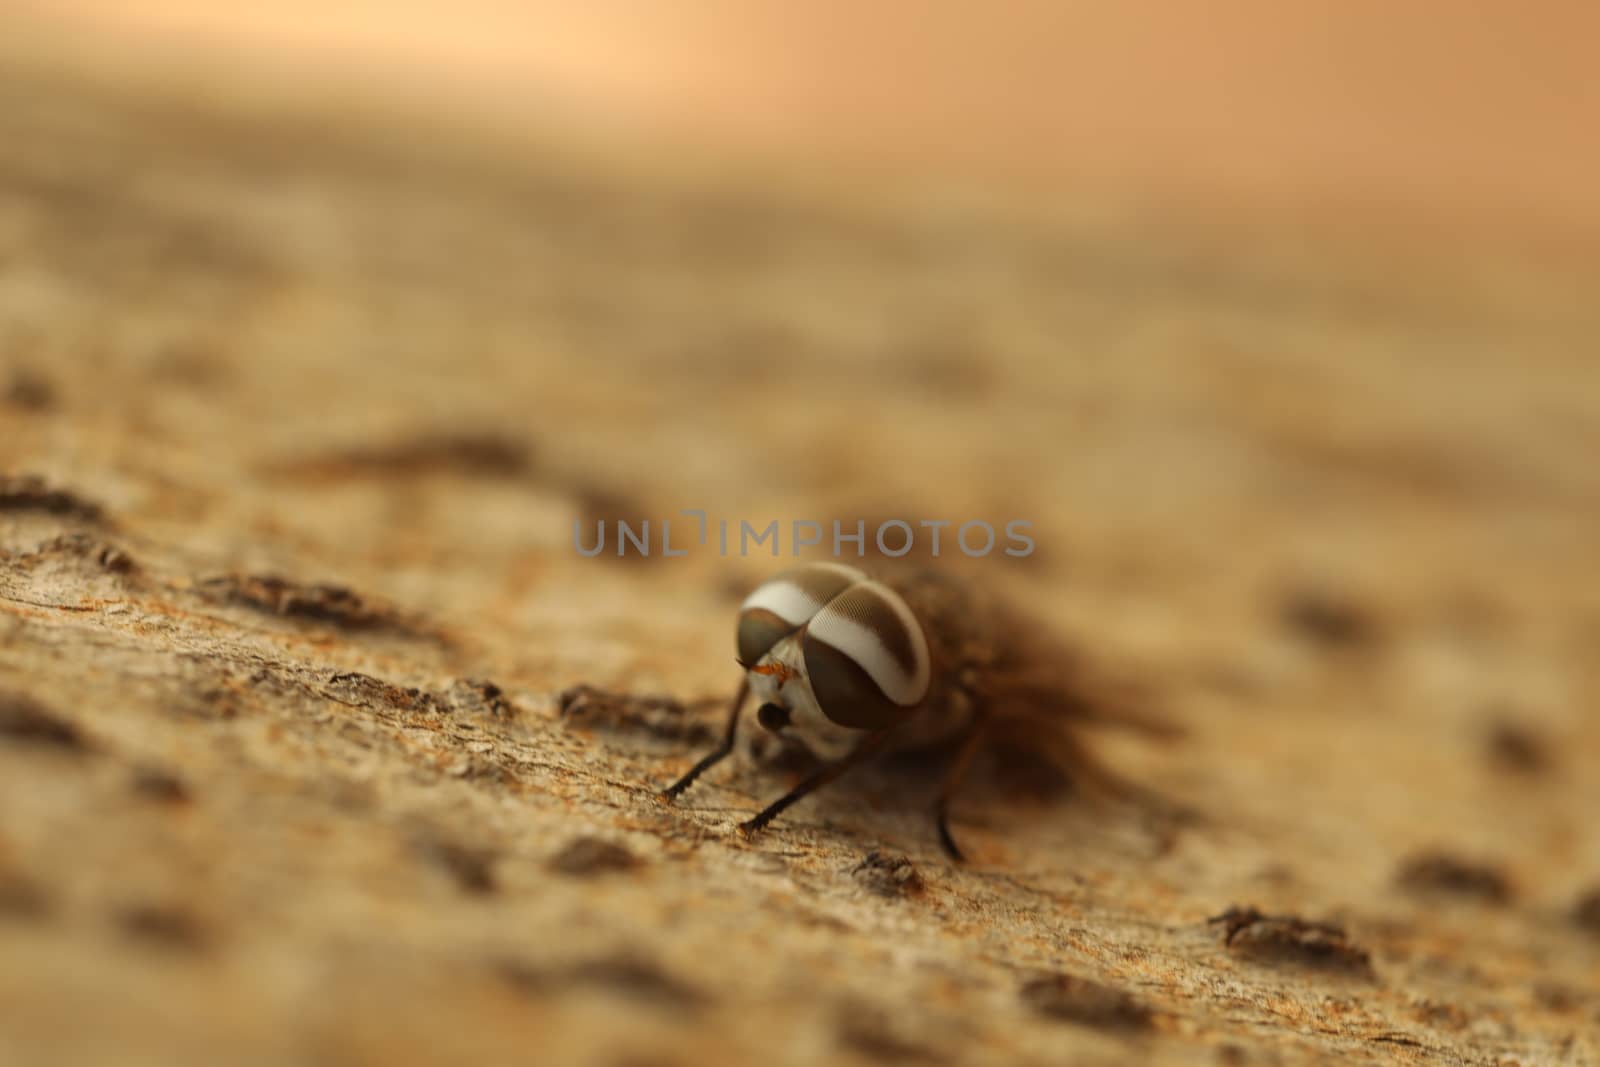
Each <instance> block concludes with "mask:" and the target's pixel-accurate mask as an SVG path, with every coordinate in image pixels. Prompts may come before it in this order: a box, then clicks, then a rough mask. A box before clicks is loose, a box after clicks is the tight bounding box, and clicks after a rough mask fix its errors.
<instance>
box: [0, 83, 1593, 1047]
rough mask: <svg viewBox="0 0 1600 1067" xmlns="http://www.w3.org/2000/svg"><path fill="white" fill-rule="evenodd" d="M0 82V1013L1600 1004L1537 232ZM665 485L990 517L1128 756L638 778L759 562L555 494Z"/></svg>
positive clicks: (928, 1019) (533, 1042)
mask: <svg viewBox="0 0 1600 1067" xmlns="http://www.w3.org/2000/svg"><path fill="white" fill-rule="evenodd" d="M0 101H3V102H0V369H3V377H0V428H3V429H0V473H3V478H0V1062H3V1063H6V1064H17V1065H24V1064H26V1065H33V1064H52V1063H111V1062H115V1063H120V1064H130V1065H132V1064H143V1063H148V1064H174V1063H197V1064H200V1063H205V1064H214V1063H228V1064H275V1063H329V1064H347V1063H349V1064H357V1063H386V1064H399V1063H462V1062H469V1061H483V1062H501V1063H505V1062H517V1061H523V1062H539V1063H547V1064H579V1063H597V1064H603V1065H608V1067H609V1065H622V1064H632V1065H638V1064H646V1063H648V1064H678V1065H685V1067H690V1065H707V1064H720V1063H771V1064H796V1065H798V1064H810V1063H819V1062H839V1063H860V1064H883V1063H923V1064H941V1063H949V1064H981V1063H1027V1064H1046V1063H1061V1062H1074V1063H1084V1064H1090V1063H1107V1064H1111V1063H1128V1062H1140V1063H1149V1064H1210V1063H1221V1064H1277V1063H1329V1064H1332V1063H1346V1062H1376V1063H1394V1064H1471V1065H1499V1064H1505V1065H1509V1064H1513V1063H1515V1064H1545V1063H1551V1064H1554V1063H1578V1064H1582V1063H1594V1062H1600V1061H1597V1056H1600V1037H1597V1033H1600V919H1597V918H1596V913H1597V912H1600V907H1597V906H1596V898H1595V893H1596V887H1597V886H1600V834H1597V833H1596V830H1595V821H1594V820H1595V816H1596V813H1597V812H1600V775H1597V774H1596V773H1595V768H1596V767H1597V766H1600V722H1597V718H1596V714H1597V703H1600V655H1597V649H1600V585H1597V584H1596V583H1595V581H1594V560H1595V546H1596V544H1600V473H1597V471H1600V468H1597V466H1596V463H1595V457H1596V455H1597V454H1600V372H1597V370H1596V362H1595V345H1596V341H1597V338H1600V311H1597V308H1596V305H1595V304H1594V302H1593V301H1592V299H1587V298H1586V294H1587V295H1589V296H1592V293H1593V292H1595V291H1597V289H1596V287H1595V284H1594V283H1595V282H1596V280H1597V274H1596V272H1595V271H1593V270H1592V269H1591V267H1590V265H1586V264H1575V263H1572V262H1567V263H1565V264H1561V265H1559V266H1554V265H1551V264H1550V263H1548V262H1546V263H1543V264H1541V263H1536V262H1534V261H1532V260H1528V259H1523V258H1516V257H1513V256H1511V255H1510V254H1490V253H1488V252H1484V253H1483V254H1477V253H1474V255H1472V256H1467V255H1460V256H1451V255H1450V254H1449V250H1441V255H1440V258H1439V260H1438V261H1437V262H1428V263H1414V262H1410V261H1406V260H1400V259H1395V258H1388V257H1386V256H1385V255H1384V254H1383V253H1382V250H1381V247H1378V246H1374V247H1375V248H1376V249H1377V250H1375V251H1372V252H1360V251H1352V250H1351V246H1349V245H1334V244H1331V243H1328V242H1326V241H1324V242H1321V243H1311V242H1307V241H1301V240H1298V239H1292V238H1291V236H1289V235H1280V236H1279V237H1276V238H1268V237H1261V238H1252V239H1250V240H1249V241H1243V240H1241V241H1238V242H1235V243H1231V244H1230V243H1223V242H1220V241H1219V240H1217V239H1215V238H1207V237H1204V236H1197V235H1196V234H1194V233H1187V234H1184V233H1178V232H1170V233H1169V232H1166V231H1160V232H1154V231H1152V230H1150V229H1148V228H1141V227H1136V226H1133V225H1131V224H1128V223H1125V222H1119V221H1117V220H1114V219H1078V220H1076V221H1074V220H1071V219H1065V218H1063V219H1055V220H1053V221H1050V220H1047V221H1042V222H1039V221H1031V222H1030V221H1026V220H1025V219H1024V218H1023V217H1021V215H1020V213H1018V212H1015V211H1009V210H1002V209H1001V208H999V207H998V206H995V205H985V204H983V203H974V202H965V201H963V202H960V203H954V202H950V201H945V200H940V199H938V198H936V197H932V196H928V197H920V198H919V197H910V198H909V199H906V198H902V199H900V200H898V201H897V202H896V201H891V200H889V199H888V198H886V197H885V198H876V197H875V196H874V195H873V194H865V193H863V194H850V193H847V192H845V191H839V190H833V191H828V190H818V189H810V190H806V189H799V188H783V187H775V186H773V185H771V184H770V183H767V184H763V183H760V182H757V181H755V180H754V179H735V178H729V177H725V176H722V177H719V176H712V175H701V176H698V177H696V176H691V175H686V174H685V173H683V172H682V171H681V170H672V169H669V168H667V167H665V166H661V165H657V164H651V163H648V162H643V161H639V160H624V159H613V158H589V159H579V158H577V157H575V156H572V155H563V154H561V153H559V152H553V151H547V150H541V149H538V148H536V147H530V146H528V145H521V146H508V145H505V144H498V145H491V144H479V143H476V142H474V141H472V140H471V139H470V138H468V137H466V136H465V135H457V134H452V133H450V132H449V131H445V130H438V129H434V128H431V127H428V126H426V125H425V124H421V123H406V122H402V121H400V120H398V119H396V118H394V117H392V116H391V117H387V118H376V117H371V116H367V117H361V116H359V115H354V114H352V115H351V116H349V117H343V118H341V117H337V116H334V117H330V116H329V115H327V114H316V113H313V112H311V111H303V110H296V109H295V108H293V107H290V106H286V105H272V104H270V103H268V102H263V101H262V100H259V99H258V100H255V101H253V102H244V101H230V100H228V99H225V98H217V99H211V100H208V101H207V102H205V103H203V104H201V103H196V102H194V101H193V100H188V101H185V100H182V99H179V98H177V97H175V96H173V95H172V94H163V93H162V92H161V91H159V90H157V89H155V88H153V87H146V88H141V87H138V86H135V85H131V84H127V83H117V82H112V81H108V80H106V79H103V78H102V79H96V78H92V77H87V76H82V77H80V76H77V75H72V74H69V73H66V72H63V71H54V72H48V73H46V72H41V71H40V70H37V69H34V68H30V67H29V66H27V65H26V64H23V63H21V62H20V61H16V60H12V59H8V60H6V62H5V63H4V64H3V65H0ZM683 508H702V509H705V510H706V511H707V512H708V513H709V517H710V519H711V522H712V523H713V524H714V523H715V522H716V520H717V519H719V518H727V519H730V520H732V521H733V522H734V523H735V524H737V522H738V520H739V519H741V518H747V519H750V520H752V522H754V523H756V525H757V526H763V525H765V523H766V522H767V521H768V520H769V519H772V518H778V519H780V520H782V521H783V523H787V522H788V521H789V520H791V519H796V518H800V519H814V520H818V521H821V522H824V523H826V522H829V521H831V520H832V519H833V518H836V517H837V518H842V519H845V520H847V521H848V522H850V523H851V524H852V525H853V521H854V519H856V518H857V517H860V518H864V519H866V520H867V521H868V529H869V530H870V529H872V528H873V527H874V526H875V525H876V523H877V522H878V521H879V520H882V519H888V518H903V519H906V520H910V521H913V522H915V521H916V520H919V519H947V520H951V521H952V522H954V523H956V524H959V523H960V522H963V521H966V520H968V519H984V520H987V521H989V522H991V523H994V524H996V525H999V524H1001V523H1004V522H1005V521H1007V520H1009V519H1014V518H1017V519H1026V520H1030V521H1032V522H1033V523H1034V527H1033V534H1034V536H1035V537H1036V539H1037V542H1038V550H1037V552H1036V553H1035V554H1034V555H1033V556H1031V557H1029V558H1027V559H1024V560H1006V559H1003V558H1001V557H998V556H995V557H991V558H987V559H984V560H976V561H966V562H965V563H964V564H962V566H963V569H964V570H965V571H967V572H969V573H970V575H971V577H972V578H973V580H975V581H979V582H982V583H984V584H985V585H987V586H992V587H993V588H994V589H995V590H997V591H999V592H1002V593H1003V594H1004V595H1006V596H1009V597H1012V598H1014V599H1015V601H1016V602H1017V603H1018V604H1019V605H1021V606H1023V607H1024V608H1025V609H1026V610H1028V611H1030V612H1032V613H1034V614H1036V615H1039V616H1041V617H1043V618H1045V619H1047V620H1048V621H1049V623H1050V624H1051V625H1052V626H1053V627H1055V628H1057V629H1058V630H1059V631H1060V633H1061V634H1062V636H1063V640H1064V641H1066V642H1067V643H1068V646H1069V647H1070V648H1071V649H1072V650H1073V655H1074V657H1075V659H1074V662H1081V663H1082V664H1084V670H1085V671H1087V672H1088V674H1089V675H1090V676H1093V677H1094V678H1095V679H1097V681H1096V682H1095V685H1096V686H1098V689H1096V690H1095V691H1096V692H1098V693H1099V694H1100V695H1099V696H1098V697H1096V698H1095V699H1093V700H1091V702H1090V703H1091V704H1092V705H1093V706H1095V707H1106V706H1112V705H1115V706H1117V707H1120V708H1122V709H1124V710H1127V709H1138V710H1140V711H1143V712H1148V713H1150V714H1151V715H1152V716H1159V717H1160V718H1161V719H1163V720H1164V721H1167V722H1169V723H1172V724H1174V725H1175V726H1177V727H1178V728H1180V729H1181V731H1182V736H1180V737H1176V738H1160V737H1155V736H1150V735H1148V734H1145V733H1139V732H1126V731H1115V730H1099V729H1096V730H1093V731H1091V732H1090V733H1089V735H1088V736H1087V743H1088V744H1089V745H1091V746H1092V747H1093V749H1094V750H1095V752H1096V755H1097V758H1098V759H1099V760H1101V761H1103V763H1104V765H1105V766H1107V767H1109V768H1111V769H1113V770H1114V772H1115V774H1116V775H1117V776H1118V777H1119V778H1122V779H1125V780H1127V781H1130V782H1133V783H1136V784H1138V785H1139V786H1141V787H1144V788H1147V789H1149V790H1151V791H1153V792H1154V793H1155V794H1157V795H1158V796H1159V797H1161V798H1162V800H1163V802H1164V803H1165V804H1168V805H1170V806H1171V807H1173V808H1179V809H1182V810H1183V811H1184V812H1186V813H1187V814H1185V815H1184V817H1182V818H1178V819H1173V818H1170V817H1167V815H1164V814H1161V812H1162V811H1165V810H1166V809H1159V808H1156V807H1153V806H1152V804H1151V803H1148V802H1144V801H1133V800H1130V799H1128V798H1127V797H1124V796H1118V795H1113V794H1103V793H1099V792H1096V791H1094V790H1081V789H1080V790H1077V791H1075V792H1074V791H1064V790H1061V789H1058V788H1054V787H1055V786H1058V785H1059V784H1060V783H1058V782H1054V781H1053V780H1050V779H1049V776H1048V775H1045V774H1040V775H1038V776H1037V777H1038V778H1039V780H1038V781H1033V780H1031V779H1029V780H1027V781H1021V780H1020V779H1023V778H1025V777H1026V776H1025V775H1023V774H1022V771H1021V770H1019V767H1020V766H1021V765H1020V764H1015V763H1010V764H1002V763H1000V762H998V761H996V760H994V759H993V758H990V759H989V760H988V761H987V762H986V763H982V764H980V766H979V767H978V768H977V770H976V772H975V775H974V782H973V786H972V788H971V789H970V790H969V791H967V792H966V793H964V794H963V795H962V797H961V799H960V800H959V801H958V802H957V804H956V809H955V830H956V833H957V834H958V835H959V836H960V837H961V839H962V842H963V844H964V846H965V847H966V848H968V849H969V851H970V852H971V853H972V862H970V863H969V864H968V865H966V866H962V867H958V866H954V865H952V864H951V863H950V862H948V861H947V860H946V859H944V857H943V856H942V854H941V853H940V851H939V848H938V845H937V842H936V840H935V838H934V834H933V828H932V825H931V821H930V820H929V818H928V806H929V804H930V803H931V800H932V797H933V793H934V789H935V788H936V781H935V779H934V778H932V777H930V776H928V775H927V774H925V773H921V770H922V769H919V768H918V767H917V766H902V765H892V766H886V767H882V768H878V769H875V770H873V771H870V772H864V773H862V774H859V775H857V776H855V777H854V778H852V779H850V780H847V781H846V782H844V783H841V784H840V785H838V786H837V787H835V788H833V789H830V790H828V791H826V792H824V793H821V794H819V795H817V796H816V797H814V798H812V799H809V800H807V801H805V802H804V803H803V804H801V805H799V806H797V807H795V808H794V809H792V810H791V811H790V812H789V813H787V814H786V815H785V817H784V818H782V819H781V820H780V821H779V822H777V823H776V824H775V825H774V826H773V828H772V829H771V830H770V831H769V832H768V833H766V834H765V835H764V836H760V837H757V838H755V839H753V840H750V841H746V840H743V839H741V838H740V837H739V836H738V835H737V834H735V833H734V832H733V827H734V825H735V824H736V823H737V822H738V821H739V820H740V819H742V818H744V817H746V816H747V815H748V814H750V813H752V812H754V811H755V810H756V809H757V808H759V807H760V806H761V805H762V804H763V803H764V802H765V801H766V800H769V799H771V798H772V797H774V796H776V795H777V794H778V793H780V792H782V790H783V789H784V788H785V786H786V784H787V783H788V782H789V781H791V780H792V777H791V776H792V773H793V772H792V770H791V769H790V768H787V767H786V766H784V765H783V764H782V763H781V762H775V761H773V760H771V759H764V758H763V757H762V754H761V753H759V752H750V751H742V752H741V753H740V754H739V756H738V757H737V758H736V759H734V760H732V761H730V762H729V763H727V764H726V765H724V766H723V767H720V768H718V769H717V770H716V771H714V772H712V773H711V774H710V775H708V776H707V778H706V780H705V781H704V782H703V783H702V784H701V785H699V786H697V787H696V789H695V790H694V791H693V792H691V793H690V794H688V795H687V796H686V797H685V798H684V799H683V801H682V802H680V803H679V804H678V805H677V806H676V807H673V808H666V807H662V806H660V805H658V804H657V803H656V802H655V801H654V799H653V795H654V793H655V791H656V790H657V789H658V788H660V787H661V786H662V785H664V784H665V783H667V782H669V781H671V780H672V779H673V778H674V777H676V776H677V775H678V774H680V773H681V772H682V771H683V770H684V769H685V768H686V767H687V766H688V765H689V763H690V762H691V761H692V759H693V758H695V757H697V756H698V755H699V754H701V752H703V751H704V750H705V749H706V748H707V747H708V746H709V745H710V744H712V743H713V742H714V740H715V737H716V735H717V731H718V730H719V728H720V722H719V718H718V717H719V715H720V713H721V709H722V705H723V702H724V701H725V700H726V698H727V696H728V694H729V693H730V692H731V690H732V686H733V684H734V682H735V681H736V678H737V672H736V668H735V666H734V664H733V662H732V657H733V614H734V609H735V607H736V605H737V603H738V600H739V598H740V596H741V595H742V593H743V591H744V590H745V589H746V588H748V587H749V586H750V585H751V584H753V583H754V582H756V581H759V580H760V579H761V578H762V577H764V576H766V575H767V574H768V573H770V572H771V571H772V569H773V568H774V566H775V565H776V564H775V562H774V561H773V560H772V559H771V558H770V557H763V556H761V555H759V554H757V555H753V556H751V557H749V558H738V557H737V556H736V555H730V556H729V557H727V558H724V557H722V556H720V555H719V554H718V552H717V551H716V550H715V544H716V530H715V526H714V525H713V528H712V530H711V533H710V538H709V544H708V545H706V546H702V545H699V544H697V543H695V542H694V541H693V539H692V538H689V537H685V535H686V534H690V533H692V532H693V531H694V529H695V525H694V520H693V519H688V518H682V517H679V518H678V519H677V521H675V522H674V526H673V535H674V538H675V541H676V542H677V543H678V544H686V545H687V547H688V548H689V549H690V551H689V554H688V555H687V556H686V557H683V558H673V559H661V558H656V559H652V560H648V561H645V560H618V559H616V558H615V557H614V556H610V555H609V554H607V555H603V556H601V557H597V558H594V559H586V558H582V557H581V556H580V555H579V554H578V553H577V552H575V551H574V549H573V545H572V524H573V522H574V520H575V519H576V520H582V521H584V522H587V523H592V522H593V521H594V520H595V519H597V518H606V519H616V518H619V517H621V518H631V519H634V520H638V519H642V518H649V519H651V520H653V521H652V526H653V527H654V528H655V532H656V536H657V538H659V535H660V520H662V519H664V518H671V517H674V516H677V515H678V512H679V510H680V509H683ZM953 532H954V527H951V528H950V529H949V530H947V531H946V533H945V536H946V538H947V540H946V543H945V554H944V555H943V556H942V557H941V559H942V561H944V562H946V563H948V564H949V565H951V566H956V565H957V564H958V563H961V561H959V560H956V559H951V558H950V553H949V540H948V539H949V538H950V537H951V536H952V535H953ZM735 536H737V526H735ZM784 536H785V538H787V536H788V534H787V530H785V531H784ZM656 547H657V548H658V549H659V547H660V545H659V540H658V541H657V542H656ZM613 548H614V545H613ZM762 551H765V549H763V550H762ZM785 551H787V546H785ZM779 562H781V561H779ZM584 686H587V687H590V688H587V689H583V688H579V687H584ZM563 694H566V696H565V698H563ZM1024 787H1026V788H1024ZM1586 901H1587V903H1585V902H1586Z"/></svg>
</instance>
